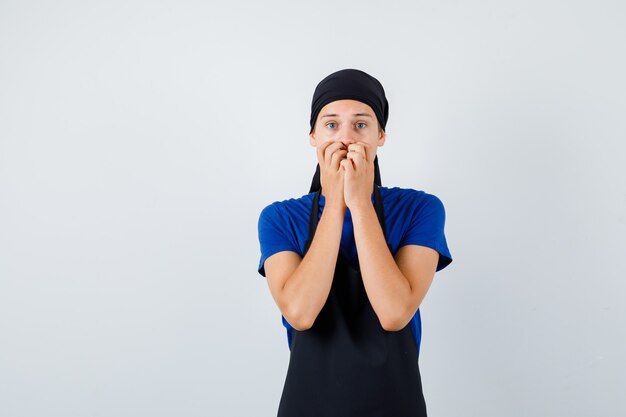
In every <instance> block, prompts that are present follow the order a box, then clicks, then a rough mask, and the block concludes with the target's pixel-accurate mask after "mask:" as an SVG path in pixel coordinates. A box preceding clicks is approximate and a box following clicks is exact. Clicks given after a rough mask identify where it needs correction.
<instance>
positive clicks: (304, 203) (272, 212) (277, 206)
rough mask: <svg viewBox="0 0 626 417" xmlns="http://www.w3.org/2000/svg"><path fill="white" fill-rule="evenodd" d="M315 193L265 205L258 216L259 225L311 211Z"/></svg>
mask: <svg viewBox="0 0 626 417" xmlns="http://www.w3.org/2000/svg"><path fill="white" fill-rule="evenodd" d="M314 195H315V193H309V194H304V195H302V196H300V197H295V198H288V199H285V200H277V201H273V202H272V203H270V204H268V205H266V206H265V207H264V208H263V209H262V210H261V213H260V215H259V223H261V222H262V221H265V220H271V219H275V218H281V217H282V218H285V217H289V216H293V215H296V214H297V213H302V212H308V211H309V210H310V209H311V203H312V202H313V196H314Z"/></svg>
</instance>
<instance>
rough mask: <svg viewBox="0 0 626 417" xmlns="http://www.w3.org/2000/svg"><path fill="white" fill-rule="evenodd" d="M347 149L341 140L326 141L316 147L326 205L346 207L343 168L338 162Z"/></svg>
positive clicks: (344, 155) (343, 158)
mask: <svg viewBox="0 0 626 417" xmlns="http://www.w3.org/2000/svg"><path fill="white" fill-rule="evenodd" d="M347 153H348V150H347V149H346V146H345V145H344V144H343V143H342V142H333V141H330V140H329V141H327V142H325V143H323V144H322V145H320V146H319V147H318V148H317V162H318V163H319V164H320V183H321V185H322V190H323V191H324V198H325V199H326V207H329V206H336V207H339V208H341V209H343V210H345V209H346V208H347V205H346V202H345V199H344V176H345V174H344V170H343V169H341V168H340V162H341V161H342V160H345V158H346V154H347Z"/></svg>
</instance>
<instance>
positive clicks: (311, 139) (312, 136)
mask: <svg viewBox="0 0 626 417" xmlns="http://www.w3.org/2000/svg"><path fill="white" fill-rule="evenodd" d="M309 143H310V144H311V146H313V147H314V148H315V147H316V146H317V139H315V131H313V132H311V133H309Z"/></svg>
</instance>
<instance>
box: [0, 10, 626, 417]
mask: <svg viewBox="0 0 626 417" xmlns="http://www.w3.org/2000/svg"><path fill="white" fill-rule="evenodd" d="M625 39H626V6H625V4H624V2H621V1H606V0H605V1H593V2H592V1H587V2H583V1H556V0H541V1H535V0H533V1H517V2H510V1H495V0H494V1H478V2H462V1H428V2H424V1H417V2H416V1H406V2H386V3H383V2H380V1H358V2H357V1H350V2H348V1H344V2H330V1H319V2H293V1H271V2H256V1H248V2H234V1H233V2H217V1H215V2H211V1H209V2H207V1H154V2H152V1H145V0H144V1H132V0H131V1H100V2H85V1H73V2H71V1H55V2H43V1H40V2H33V1H19V2H18V1H8V0H4V1H2V2H1V3H0V415H2V416H3V417H26V416H29V417H39V416H46V417H53V416H55V417H56V416H58V417H73V416H76V417H84V416H111V417H125V416H155V417H156V416H190V417H191V416H207V415H214V416H249V415H255V416H272V415H275V414H276V410H277V407H278V401H279V399H280V395H281V391H282V387H283V383H284V379H285V375H286V370H287V365H288V360H289V350H288V346H287V338H286V333H285V329H284V327H283V326H282V323H281V320H280V312H279V310H278V308H277V307H276V305H275V304H274V301H273V299H272V297H271V295H270V292H269V289H268V287H267V284H266V281H265V278H263V277H261V276H260V275H259V274H258V273H257V271H256V269H257V264H258V261H259V256H260V252H259V242H258V239H257V221H258V215H259V213H260V211H261V210H262V208H263V207H265V206H266V205H268V204H270V203H271V202H273V201H277V200H284V199H287V198H291V197H299V196H302V195H303V194H305V193H307V191H308V188H309V185H310V181H311V177H312V176H313V173H314V170H315V164H316V162H317V161H316V158H315V150H314V148H312V147H311V146H310V145H309V143H308V129H309V126H308V121H309V114H310V113H309V112H310V100H311V96H312V94H313V90H314V88H315V86H316V85H317V83H318V82H319V81H320V80H321V79H322V78H323V77H325V76H326V75H328V74H330V73H331V72H334V71H336V70H339V69H342V68H358V69H362V70H364V71H366V72H368V73H370V74H372V75H373V76H375V77H376V78H378V79H379V80H380V81H381V82H382V84H383V85H384V87H385V90H386V92H387V97H388V99H389V103H390V117H389V122H388V125H387V134H388V136H387V142H386V144H385V146H383V147H381V148H380V149H379V150H378V155H379V159H380V167H381V173H382V181H383V185H385V186H400V187H410V188H415V189H418V190H424V191H426V192H429V193H432V194H435V195H437V196H438V197H439V198H440V199H441V200H442V201H443V203H444V206H445V208H446V227H445V232H446V237H447V240H448V245H449V247H450V250H451V252H452V255H453V258H454V261H453V263H452V264H451V265H450V266H448V267H447V268H446V269H444V270H443V271H441V272H439V273H437V274H436V275H435V280H434V282H433V285H432V287H431V289H430V291H429V293H428V294H427V296H426V298H425V300H424V302H423V304H422V305H421V313H422V320H423V323H422V324H423V333H422V345H421V355H420V365H421V371H422V380H423V386H424V394H425V397H426V401H427V406H428V410H429V415H431V416H438V417H446V416H447V417H459V416H462V417H471V416H481V417H486V416H493V417H501V416H507V417H518V416H519V417H521V416H568V417H589V416H594V417H609V416H623V415H626V403H625V402H624V400H623V393H624V391H625V390H626V360H625V359H624V352H625V351H626V335H625V329H626V307H625V306H624V301H623V299H624V294H625V293H626V284H625V279H624V278H626V277H625V274H624V270H625V260H624V259H625V257H626V256H625V255H626V168H624V165H625V164H624V162H625V161H626V158H625V150H626V146H625V139H626V117H625V115H626V82H625V77H624V74H626V57H625V55H626V54H625V53H624V40H625Z"/></svg>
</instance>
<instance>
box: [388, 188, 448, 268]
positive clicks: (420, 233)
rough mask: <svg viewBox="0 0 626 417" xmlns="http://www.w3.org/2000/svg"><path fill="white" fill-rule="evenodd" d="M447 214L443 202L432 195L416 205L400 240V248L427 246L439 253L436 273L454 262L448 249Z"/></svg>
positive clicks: (427, 195) (428, 195)
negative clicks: (445, 230)
mask: <svg viewBox="0 0 626 417" xmlns="http://www.w3.org/2000/svg"><path fill="white" fill-rule="evenodd" d="M445 222H446V212H445V208H444V206H443V203H442V202H441V200H440V199H439V198H438V197H437V196H435V195H432V194H426V197H425V198H424V199H422V200H421V201H420V202H419V203H417V204H416V205H415V207H414V208H413V210H412V213H411V219H410V221H409V224H408V227H407V229H406V231H405V233H404V234H403V236H402V239H401V240H400V243H399V245H398V248H400V247H402V246H405V245H420V246H427V247H429V248H432V249H434V250H436V251H437V252H439V262H438V263H437V268H436V271H441V270H442V269H443V268H445V267H446V266H448V265H449V264H450V263H451V262H452V255H451V254H450V250H449V249H448V243H447V242H446V236H445V233H444V226H445Z"/></svg>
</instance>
